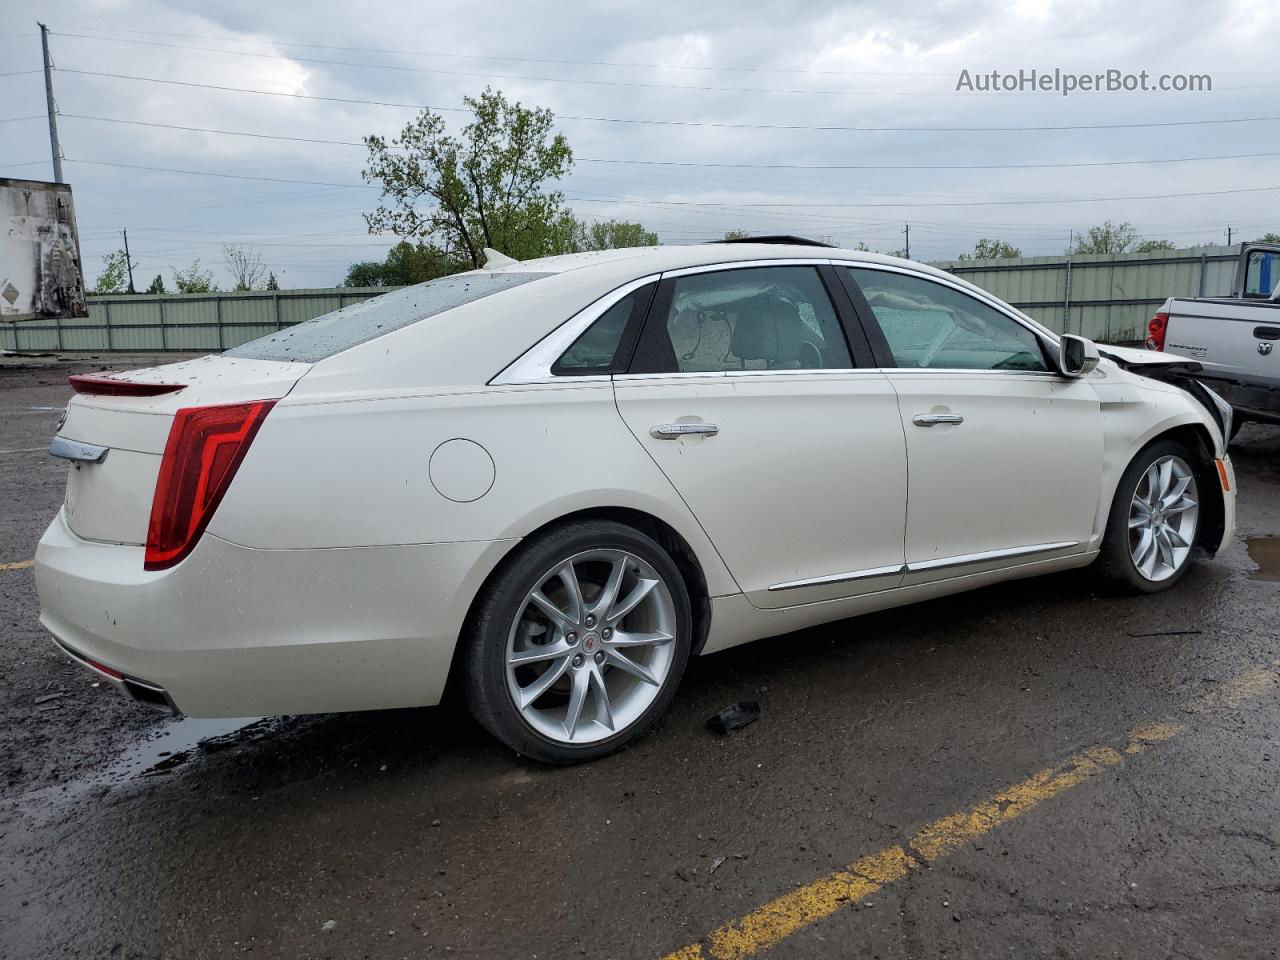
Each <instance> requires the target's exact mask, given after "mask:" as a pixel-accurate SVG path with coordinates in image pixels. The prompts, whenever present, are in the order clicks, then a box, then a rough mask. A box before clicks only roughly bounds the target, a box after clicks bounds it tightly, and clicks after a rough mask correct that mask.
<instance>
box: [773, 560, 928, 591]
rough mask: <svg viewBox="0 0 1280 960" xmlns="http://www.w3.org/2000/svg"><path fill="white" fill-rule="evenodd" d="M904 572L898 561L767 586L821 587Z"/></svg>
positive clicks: (905, 569) (790, 587) (905, 570)
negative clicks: (887, 564) (896, 562)
mask: <svg viewBox="0 0 1280 960" xmlns="http://www.w3.org/2000/svg"><path fill="white" fill-rule="evenodd" d="M906 572H907V565H906V564H905V563H899V564H895V565H893V566H889V567H869V568H868V569H866V570H851V571H849V572H848V573H833V574H830V575H829V576H825V577H811V578H809V579H808V580H788V581H787V582H785V583H775V584H774V585H773V586H771V587H770V588H769V591H770V592H773V591H774V590H798V589H800V588H801V587H822V586H827V585H829V584H833V583H849V582H851V581H853V580H869V579H871V578H872V577H891V576H894V575H895V574H897V575H901V574H904V573H906Z"/></svg>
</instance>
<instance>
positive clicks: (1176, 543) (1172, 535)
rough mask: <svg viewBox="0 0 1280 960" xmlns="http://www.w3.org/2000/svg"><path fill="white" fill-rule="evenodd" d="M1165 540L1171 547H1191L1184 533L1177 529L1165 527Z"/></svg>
mask: <svg viewBox="0 0 1280 960" xmlns="http://www.w3.org/2000/svg"><path fill="white" fill-rule="evenodd" d="M1164 533H1165V538H1166V539H1167V540H1168V541H1169V546H1171V547H1189V546H1191V544H1189V543H1187V538H1186V537H1184V536H1183V535H1182V531H1181V530H1179V529H1178V528H1177V527H1165V531H1164Z"/></svg>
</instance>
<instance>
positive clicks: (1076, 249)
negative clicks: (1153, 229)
mask: <svg viewBox="0 0 1280 960" xmlns="http://www.w3.org/2000/svg"><path fill="white" fill-rule="evenodd" d="M1138 241H1139V237H1138V231H1137V230H1135V229H1134V227H1133V224H1131V223H1119V224H1117V223H1112V222H1111V221H1110V220H1107V221H1106V222H1104V223H1103V224H1102V225H1101V226H1096V227H1090V228H1089V230H1088V232H1087V233H1084V234H1082V235H1081V237H1080V239H1078V240H1077V241H1076V242H1075V244H1074V245H1073V246H1072V247H1071V249H1070V250H1068V251H1067V253H1071V254H1084V253H1128V252H1129V251H1130V250H1132V249H1133V248H1134V247H1136V246H1137V245H1138Z"/></svg>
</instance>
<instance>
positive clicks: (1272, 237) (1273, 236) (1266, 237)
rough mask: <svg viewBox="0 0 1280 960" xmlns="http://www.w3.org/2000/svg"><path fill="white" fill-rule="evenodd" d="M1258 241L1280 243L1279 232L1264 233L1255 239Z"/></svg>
mask: <svg viewBox="0 0 1280 960" xmlns="http://www.w3.org/2000/svg"><path fill="white" fill-rule="evenodd" d="M1257 242H1258V243H1280V233H1264V234H1263V235H1262V236H1260V237H1259V238H1258V239H1257Z"/></svg>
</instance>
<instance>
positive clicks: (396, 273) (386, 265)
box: [338, 240, 471, 287]
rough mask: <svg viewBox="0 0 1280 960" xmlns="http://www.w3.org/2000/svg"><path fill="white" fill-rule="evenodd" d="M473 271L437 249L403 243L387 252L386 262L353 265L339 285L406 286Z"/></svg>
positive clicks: (424, 245)
mask: <svg viewBox="0 0 1280 960" xmlns="http://www.w3.org/2000/svg"><path fill="white" fill-rule="evenodd" d="M469 269H471V265H470V264H467V263H462V262H460V261H458V260H456V259H454V258H453V257H450V256H449V255H448V254H446V253H444V252H442V251H441V250H440V249H439V248H437V247H435V246H432V245H430V244H426V243H416V244H414V243H409V242H408V241H404V240H402V241H401V242H400V243H397V244H396V245H395V246H394V247H392V248H391V249H390V250H388V251H387V257H386V259H385V260H382V261H378V260H365V261H362V262H360V263H353V264H352V265H351V267H350V268H349V269H348V270H347V275H346V277H344V278H343V280H342V283H340V284H338V286H341V287H402V286H408V285H410V284H413V283H425V282H426V281H428V280H434V279H435V278H436V277H444V276H448V275H449V274H451V273H458V272H459V271H461V270H469Z"/></svg>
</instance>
